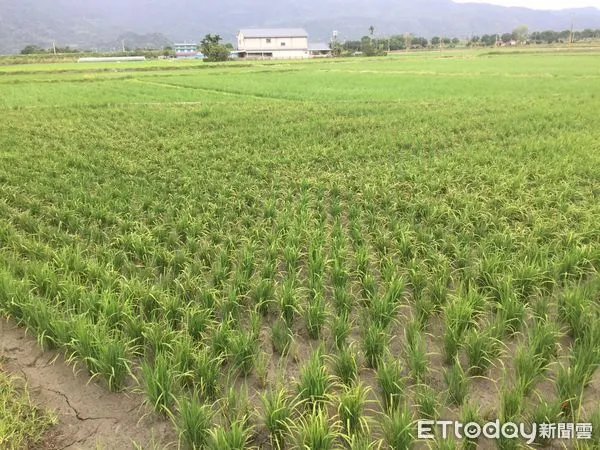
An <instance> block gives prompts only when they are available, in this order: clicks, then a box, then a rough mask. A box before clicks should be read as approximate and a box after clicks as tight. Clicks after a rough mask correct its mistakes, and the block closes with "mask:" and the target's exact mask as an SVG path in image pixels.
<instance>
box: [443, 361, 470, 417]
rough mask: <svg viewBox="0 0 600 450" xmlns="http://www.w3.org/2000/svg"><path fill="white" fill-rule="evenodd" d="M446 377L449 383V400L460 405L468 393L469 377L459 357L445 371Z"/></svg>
mask: <svg viewBox="0 0 600 450" xmlns="http://www.w3.org/2000/svg"><path fill="white" fill-rule="evenodd" d="M444 379H445V380H446V384H447V385H448V400H449V401H450V403H451V404H453V405H457V406H460V405H462V404H463V402H464V401H465V398H466V397H467V393H468V378H467V376H466V374H465V372H464V370H463V369H462V367H461V365H460V362H459V361H458V359H455V360H454V362H453V363H452V365H451V366H450V367H449V368H448V369H446V370H445V371H444Z"/></svg>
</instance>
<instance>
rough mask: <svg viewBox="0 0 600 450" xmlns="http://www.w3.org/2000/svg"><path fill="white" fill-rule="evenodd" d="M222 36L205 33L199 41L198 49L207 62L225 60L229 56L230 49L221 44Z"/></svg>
mask: <svg viewBox="0 0 600 450" xmlns="http://www.w3.org/2000/svg"><path fill="white" fill-rule="evenodd" d="M221 40H222V38H221V36H219V35H218V34H215V35H212V34H207V35H206V36H204V39H202V42H201V43H200V49H201V51H202V54H203V55H204V58H205V59H204V60H205V61H207V62H216V61H227V60H228V59H229V57H230V56H231V52H230V50H229V49H228V48H227V47H226V46H225V45H222V44H221V43H220V42H221Z"/></svg>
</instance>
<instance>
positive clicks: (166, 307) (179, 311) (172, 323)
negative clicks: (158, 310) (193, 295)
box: [161, 295, 184, 330]
mask: <svg viewBox="0 0 600 450" xmlns="http://www.w3.org/2000/svg"><path fill="white" fill-rule="evenodd" d="M161 307H162V312H163V313H162V315H163V318H164V320H165V321H166V323H168V324H169V327H170V328H171V329H172V330H176V329H177V328H178V327H179V324H180V323H181V322H182V319H183V315H184V311H183V308H182V305H181V303H180V299H179V298H178V297H176V296H174V295H165V296H164V298H163V301H162V304H161Z"/></svg>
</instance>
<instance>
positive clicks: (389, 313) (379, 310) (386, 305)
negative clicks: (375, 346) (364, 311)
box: [368, 295, 398, 330]
mask: <svg viewBox="0 0 600 450" xmlns="http://www.w3.org/2000/svg"><path fill="white" fill-rule="evenodd" d="M397 313H398V303H397V302H395V301H394V299H393V298H392V297H391V296H389V295H383V296H377V297H372V298H371V302H370V303H369V306H368V316H369V321H370V323H371V324H375V325H377V326H378V327H379V328H380V329H382V330H383V329H386V328H388V327H389V326H390V324H391V323H392V321H393V320H394V319H395V317H396V314H397Z"/></svg>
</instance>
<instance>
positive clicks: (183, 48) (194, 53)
mask: <svg viewBox="0 0 600 450" xmlns="http://www.w3.org/2000/svg"><path fill="white" fill-rule="evenodd" d="M173 49H174V50H175V56H176V57H177V58H204V55H202V53H201V52H200V50H199V48H198V44H193V43H187V42H184V43H178V44H173Z"/></svg>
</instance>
